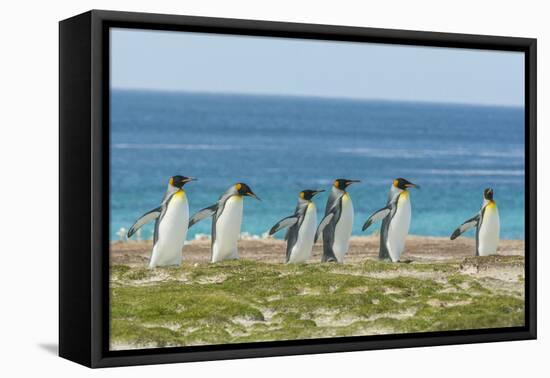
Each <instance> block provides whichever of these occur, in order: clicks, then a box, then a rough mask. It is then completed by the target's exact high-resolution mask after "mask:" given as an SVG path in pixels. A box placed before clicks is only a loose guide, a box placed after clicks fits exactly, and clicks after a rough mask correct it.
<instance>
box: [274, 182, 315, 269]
mask: <svg viewBox="0 0 550 378" xmlns="http://www.w3.org/2000/svg"><path fill="white" fill-rule="evenodd" d="M321 192H324V190H309V189H307V190H303V191H302V192H300V195H299V196H298V204H297V205H296V210H294V214H293V215H291V216H289V217H286V218H283V219H281V220H280V221H279V222H277V223H276V224H275V225H274V226H273V227H272V228H271V230H269V235H273V234H274V233H276V232H277V231H279V230H282V229H283V228H286V227H290V228H289V229H288V231H287V233H286V236H285V240H286V262H287V263H305V262H306V261H307V260H308V259H309V257H310V256H311V250H312V248H313V240H314V238H315V228H316V226H317V208H316V207H315V204H314V203H313V201H312V199H313V197H314V196H315V195H316V194H317V193H321Z"/></svg>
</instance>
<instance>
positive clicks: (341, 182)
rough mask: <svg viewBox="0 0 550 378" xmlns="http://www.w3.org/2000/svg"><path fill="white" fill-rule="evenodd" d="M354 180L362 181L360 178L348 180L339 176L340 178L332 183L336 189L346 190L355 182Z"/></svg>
mask: <svg viewBox="0 0 550 378" xmlns="http://www.w3.org/2000/svg"><path fill="white" fill-rule="evenodd" d="M354 182H361V181H360V180H348V179H343V178H339V179H336V180H334V183H333V184H332V185H333V186H334V187H335V188H336V189H340V190H346V188H347V187H348V186H350V185H351V184H353V183H354Z"/></svg>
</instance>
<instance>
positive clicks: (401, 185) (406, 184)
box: [393, 177, 420, 190]
mask: <svg viewBox="0 0 550 378" xmlns="http://www.w3.org/2000/svg"><path fill="white" fill-rule="evenodd" d="M393 186H394V187H396V188H398V189H401V190H407V189H408V188H416V189H420V186H418V185H416V184H413V183H412V182H410V181H409V180H407V179H404V178H401V177H400V178H396V179H395V180H393Z"/></svg>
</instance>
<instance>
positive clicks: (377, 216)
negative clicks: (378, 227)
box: [363, 205, 391, 231]
mask: <svg viewBox="0 0 550 378" xmlns="http://www.w3.org/2000/svg"><path fill="white" fill-rule="evenodd" d="M390 212H391V206H389V205H388V206H386V207H384V208H382V209H380V210H376V211H375V212H374V213H372V215H371V216H370V217H369V219H367V221H366V222H365V224H364V225H363V231H365V230H366V229H367V228H369V226H370V225H371V224H373V223H374V222H378V221H380V220H382V219H384V218H386V217H387V216H388V215H389V214H390Z"/></svg>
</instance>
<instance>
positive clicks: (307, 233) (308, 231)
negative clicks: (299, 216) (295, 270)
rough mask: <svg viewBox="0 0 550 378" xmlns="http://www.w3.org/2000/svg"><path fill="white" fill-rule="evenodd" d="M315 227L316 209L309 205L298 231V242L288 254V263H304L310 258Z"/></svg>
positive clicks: (311, 204)
mask: <svg viewBox="0 0 550 378" xmlns="http://www.w3.org/2000/svg"><path fill="white" fill-rule="evenodd" d="M316 227H317V209H316V208H315V205H314V204H313V202H312V203H310V204H309V205H308V207H307V210H306V214H305V216H304V220H303V221H302V225H301V226H300V229H299V230H298V240H296V244H294V247H293V248H292V251H291V252H290V258H289V259H288V262H289V263H304V262H306V261H307V260H308V259H309V257H310V256H311V250H312V248H313V240H314V239H315V230H316Z"/></svg>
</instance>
